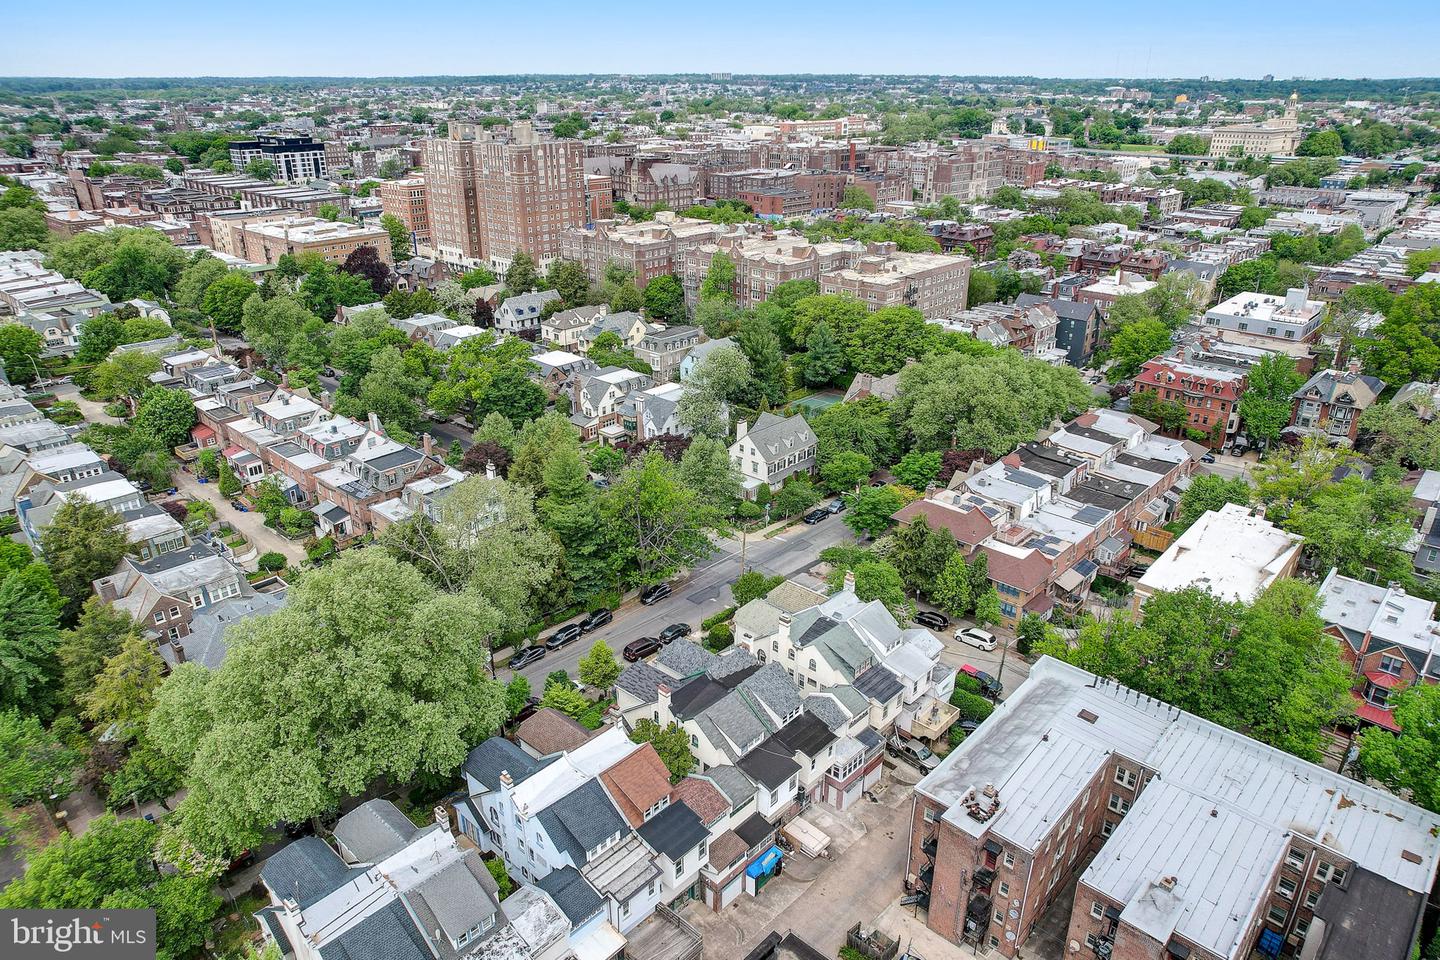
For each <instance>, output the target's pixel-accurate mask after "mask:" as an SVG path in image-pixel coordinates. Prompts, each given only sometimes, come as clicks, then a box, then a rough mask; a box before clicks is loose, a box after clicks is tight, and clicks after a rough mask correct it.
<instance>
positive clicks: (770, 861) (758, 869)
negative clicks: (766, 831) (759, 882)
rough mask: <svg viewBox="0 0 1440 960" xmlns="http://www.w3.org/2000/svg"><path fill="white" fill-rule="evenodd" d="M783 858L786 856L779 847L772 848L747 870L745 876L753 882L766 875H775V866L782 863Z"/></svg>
mask: <svg viewBox="0 0 1440 960" xmlns="http://www.w3.org/2000/svg"><path fill="white" fill-rule="evenodd" d="M783 856H785V854H784V853H782V852H781V851H780V848H779V847H771V848H770V849H769V850H766V851H765V852H764V853H762V854H761V855H760V859H759V860H756V861H755V862H754V863H752V864H750V866H748V867H746V868H745V876H747V877H750V878H751V879H752V880H753V879H755V878H756V877H763V876H765V875H766V874H769V873H773V872H774V871H775V865H776V864H777V863H779V862H780V858H781V857H783Z"/></svg>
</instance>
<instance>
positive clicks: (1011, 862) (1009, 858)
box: [1005, 853, 1015, 867]
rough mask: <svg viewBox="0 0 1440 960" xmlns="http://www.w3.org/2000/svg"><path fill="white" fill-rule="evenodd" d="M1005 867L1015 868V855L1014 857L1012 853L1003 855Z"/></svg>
mask: <svg viewBox="0 0 1440 960" xmlns="http://www.w3.org/2000/svg"><path fill="white" fill-rule="evenodd" d="M1005 866H1007V867H1013V866H1015V855H1014V854H1013V853H1007V854H1005Z"/></svg>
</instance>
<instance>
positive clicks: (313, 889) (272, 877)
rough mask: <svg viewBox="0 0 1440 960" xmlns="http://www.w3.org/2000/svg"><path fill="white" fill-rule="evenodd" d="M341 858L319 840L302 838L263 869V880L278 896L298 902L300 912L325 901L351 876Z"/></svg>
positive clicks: (277, 853) (284, 849) (268, 862)
mask: <svg viewBox="0 0 1440 960" xmlns="http://www.w3.org/2000/svg"><path fill="white" fill-rule="evenodd" d="M363 872H364V871H363V870H352V869H351V868H349V867H347V866H345V861H344V860H341V859H340V855H339V854H338V853H336V852H335V851H334V850H332V849H330V846H329V844H327V843H326V842H325V841H324V840H321V839H320V838H319V837H301V838H300V839H299V840H296V841H294V842H293V843H289V844H286V845H285V846H284V847H281V848H280V850H278V851H277V852H276V853H275V855H274V856H272V857H271V858H270V859H269V860H266V861H265V866H263V867H261V868H260V879H261V880H263V881H265V886H267V887H269V888H270V889H271V890H272V891H274V893H275V895H276V896H278V897H282V898H284V899H287V900H295V901H296V902H297V903H299V904H300V907H301V909H304V908H305V907H308V906H310V905H311V904H312V903H315V902H316V901H318V900H321V899H323V898H324V897H325V896H326V895H327V894H329V893H330V892H331V891H332V890H334V889H335V888H336V887H339V886H340V885H341V884H342V883H344V882H345V881H346V880H347V879H349V878H350V876H351V875H352V874H360V873H363Z"/></svg>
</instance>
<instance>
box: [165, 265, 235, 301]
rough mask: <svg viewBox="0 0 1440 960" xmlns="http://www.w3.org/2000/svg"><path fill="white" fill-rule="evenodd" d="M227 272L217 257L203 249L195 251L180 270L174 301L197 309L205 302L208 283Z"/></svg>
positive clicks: (213, 281)
mask: <svg viewBox="0 0 1440 960" xmlns="http://www.w3.org/2000/svg"><path fill="white" fill-rule="evenodd" d="M228 272H229V270H228V268H227V267H226V266H225V264H224V263H222V262H221V261H220V259H219V258H218V257H214V256H211V255H210V254H209V253H206V252H204V251H202V252H200V253H197V254H196V255H195V256H194V257H193V258H191V260H190V262H189V263H188V264H186V266H185V269H184V270H181V271H180V279H179V280H178V281H176V283H175V294H174V296H175V302H176V303H178V304H180V306H182V307H189V308H190V309H191V310H199V309H200V308H201V306H202V305H203V304H204V303H205V292H206V291H207V290H209V289H210V285H211V284H213V283H215V281H217V280H219V279H220V278H221V277H223V276H225V274H226V273H228Z"/></svg>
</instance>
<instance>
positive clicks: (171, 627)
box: [95, 544, 249, 640]
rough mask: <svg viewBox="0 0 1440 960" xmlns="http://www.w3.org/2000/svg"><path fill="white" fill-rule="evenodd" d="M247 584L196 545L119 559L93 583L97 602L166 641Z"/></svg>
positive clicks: (209, 551)
mask: <svg viewBox="0 0 1440 960" xmlns="http://www.w3.org/2000/svg"><path fill="white" fill-rule="evenodd" d="M248 588H249V584H248V582H247V581H246V579H245V573H244V571H242V570H241V569H240V568H239V567H237V566H236V565H235V564H234V563H232V562H231V561H230V560H228V559H227V558H226V557H224V556H223V555H221V554H218V553H216V552H215V551H214V550H213V549H212V548H210V547H209V546H207V545H200V544H197V545H194V546H191V547H188V548H186V549H184V550H176V551H173V552H170V553H165V554H161V555H159V556H156V557H153V558H151V559H149V560H141V559H139V558H138V557H125V558H124V559H122V560H121V561H120V565H119V566H118V567H117V568H116V569H115V572H114V573H112V574H110V575H109V576H107V577H101V578H100V579H99V580H96V581H95V593H96V595H97V596H98V597H99V598H100V600H101V601H102V602H104V603H108V604H110V605H111V606H113V607H114V608H115V609H117V610H121V611H124V612H125V613H128V614H129V615H130V617H131V619H132V620H134V621H135V623H136V624H137V625H139V626H140V627H141V628H142V629H144V630H145V632H146V634H147V635H149V636H152V637H155V638H157V639H158V638H161V637H165V638H168V639H171V640H174V639H177V638H179V637H184V636H186V635H187V634H188V633H189V632H190V620H191V617H192V616H193V615H194V614H195V612H196V611H200V610H204V609H206V608H207V607H210V606H212V605H214V604H217V603H220V602H221V601H224V600H228V599H230V598H231V597H238V596H240V595H242V594H243V593H245V592H247V590H248Z"/></svg>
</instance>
